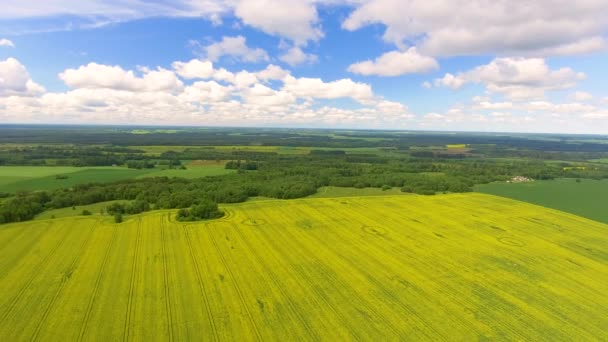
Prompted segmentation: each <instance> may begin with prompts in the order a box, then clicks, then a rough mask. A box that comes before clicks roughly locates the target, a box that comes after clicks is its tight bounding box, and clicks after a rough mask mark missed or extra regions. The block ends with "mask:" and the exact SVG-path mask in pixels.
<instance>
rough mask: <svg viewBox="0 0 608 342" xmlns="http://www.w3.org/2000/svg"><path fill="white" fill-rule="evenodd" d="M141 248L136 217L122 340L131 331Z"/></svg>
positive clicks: (139, 225)
mask: <svg viewBox="0 0 608 342" xmlns="http://www.w3.org/2000/svg"><path fill="white" fill-rule="evenodd" d="M140 249H141V217H139V218H138V219H137V236H136V238H135V250H134V251H133V263H132V265H131V279H130V281H129V297H128V299H127V312H126V315H125V327H124V329H123V336H122V340H123V341H128V340H129V335H130V332H131V316H132V312H133V306H135V303H134V301H133V295H134V293H135V277H136V276H137V261H138V260H139V258H138V256H139V250H140Z"/></svg>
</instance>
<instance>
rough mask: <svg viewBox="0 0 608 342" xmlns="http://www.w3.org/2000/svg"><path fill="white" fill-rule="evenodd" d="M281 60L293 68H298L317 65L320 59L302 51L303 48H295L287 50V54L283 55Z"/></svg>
mask: <svg viewBox="0 0 608 342" xmlns="http://www.w3.org/2000/svg"><path fill="white" fill-rule="evenodd" d="M279 59H280V60H281V61H283V62H285V63H287V64H289V65H291V66H296V65H299V64H312V63H316V62H317V60H318V57H317V56H315V55H313V54H307V53H305V52H304V51H302V49H301V48H299V47H297V46H295V47H292V48H291V49H289V50H287V52H285V53H284V54H282V55H281V56H280V57H279Z"/></svg>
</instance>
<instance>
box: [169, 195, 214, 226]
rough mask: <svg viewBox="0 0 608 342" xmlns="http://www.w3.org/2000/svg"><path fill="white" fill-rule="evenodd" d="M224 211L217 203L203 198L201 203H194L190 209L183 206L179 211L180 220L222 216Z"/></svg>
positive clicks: (178, 218)
mask: <svg viewBox="0 0 608 342" xmlns="http://www.w3.org/2000/svg"><path fill="white" fill-rule="evenodd" d="M222 216H224V213H223V212H222V211H221V210H219V208H218V206H217V203H215V202H213V201H211V200H209V199H202V200H200V201H199V204H196V205H193V206H192V208H190V209H185V208H182V209H180V210H179V211H178V212H177V220H178V221H199V220H210V219H214V218H220V217H222Z"/></svg>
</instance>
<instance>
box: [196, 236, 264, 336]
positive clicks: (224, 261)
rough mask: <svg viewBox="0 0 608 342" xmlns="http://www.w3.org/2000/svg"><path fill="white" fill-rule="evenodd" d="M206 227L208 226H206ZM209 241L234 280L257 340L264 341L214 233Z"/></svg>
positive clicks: (233, 283) (233, 282)
mask: <svg viewBox="0 0 608 342" xmlns="http://www.w3.org/2000/svg"><path fill="white" fill-rule="evenodd" d="M206 226H208V225H206ZM209 239H210V240H211V243H212V244H213V246H214V247H215V250H216V251H217V255H218V256H219V257H220V261H221V262H222V265H223V266H224V268H225V269H226V272H228V274H229V275H230V278H231V280H232V285H233V286H234V289H235V290H236V292H237V294H238V296H239V299H240V300H241V305H242V306H243V309H244V310H245V312H246V313H247V316H248V318H249V322H250V323H251V326H252V328H253V330H254V332H255V336H256V338H257V340H258V341H263V339H262V336H261V334H260V330H259V328H258V326H257V324H256V322H255V320H254V319H253V315H251V311H249V307H248V306H247V302H245V297H244V296H243V292H242V291H241V288H240V287H239V285H238V284H237V282H236V278H235V277H234V274H233V273H232V270H231V269H230V268H229V267H228V263H227V262H226V259H224V255H223V253H222V251H221V250H220V248H219V246H218V245H217V242H216V241H215V238H214V237H213V233H211V232H210V233H209Z"/></svg>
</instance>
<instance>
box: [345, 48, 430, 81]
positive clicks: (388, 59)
mask: <svg viewBox="0 0 608 342" xmlns="http://www.w3.org/2000/svg"><path fill="white" fill-rule="evenodd" d="M438 68H439V64H437V61H436V60H435V59H434V58H432V57H428V56H423V55H421V54H419V53H418V51H417V49H416V48H415V47H411V48H409V49H407V50H406V51H391V52H387V53H385V54H383V55H382V56H380V57H378V58H376V60H374V61H371V60H368V61H364V62H359V63H355V64H352V65H350V66H349V67H348V71H350V72H352V73H355V74H360V75H366V76H369V75H377V76H400V75H405V74H414V73H426V72H429V71H432V70H437V69H438Z"/></svg>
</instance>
